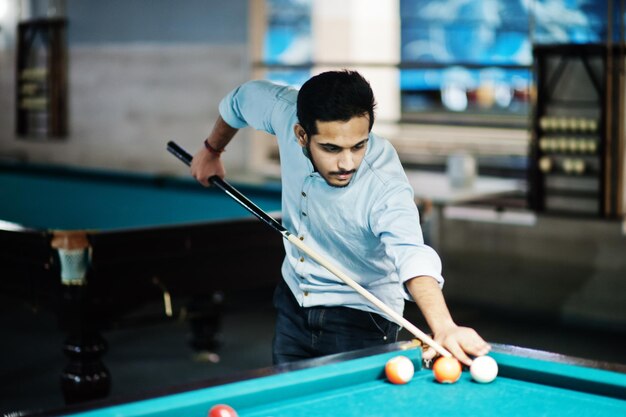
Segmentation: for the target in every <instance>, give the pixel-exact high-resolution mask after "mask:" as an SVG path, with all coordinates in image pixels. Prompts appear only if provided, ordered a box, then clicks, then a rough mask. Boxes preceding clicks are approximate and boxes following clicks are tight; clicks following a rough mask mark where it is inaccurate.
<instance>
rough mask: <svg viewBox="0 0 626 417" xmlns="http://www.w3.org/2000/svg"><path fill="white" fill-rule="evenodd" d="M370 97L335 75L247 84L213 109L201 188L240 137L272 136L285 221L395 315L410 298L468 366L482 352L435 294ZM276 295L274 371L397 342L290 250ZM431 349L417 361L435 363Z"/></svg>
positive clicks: (411, 205) (408, 198)
mask: <svg viewBox="0 0 626 417" xmlns="http://www.w3.org/2000/svg"><path fill="white" fill-rule="evenodd" d="M374 107H375V101H374V95H373V92H372V89H371V87H370V85H369V83H368V82H367V81H366V80H365V79H364V78H363V77H362V76H361V75H360V74H359V73H357V72H354V71H331V72H326V73H322V74H319V75H317V76H315V77H312V78H311V79H310V80H308V81H307V82H306V83H305V84H304V85H303V86H302V88H301V89H300V91H299V92H298V91H297V90H294V89H292V88H289V87H284V86H279V85H275V84H272V83H270V82H267V81H252V82H248V83H245V84H243V85H242V86H240V87H239V88H237V89H235V90H234V91H232V92H231V93H230V94H229V95H227V96H226V97H225V98H224V99H223V100H222V101H221V103H220V106H219V109H220V117H219V118H218V120H217V122H216V123H215V126H214V128H213V131H212V132H211V134H210V135H209V137H208V138H207V139H206V140H205V145H204V146H203V148H202V149H201V150H200V151H198V152H197V153H196V154H195V155H194V158H193V162H192V165H191V171H192V175H193V176H194V177H195V178H196V179H197V180H198V181H199V182H201V183H202V184H203V185H205V186H208V181H207V179H208V178H209V177H210V176H212V175H219V176H220V177H223V176H224V175H225V170H224V166H223V164H222V162H221V160H220V154H221V152H222V151H223V150H224V149H225V147H226V146H227V145H228V143H229V142H230V140H231V139H232V138H233V136H234V135H235V133H236V132H237V130H238V129H240V128H243V127H246V126H251V127H254V128H256V129H260V130H264V131H266V132H268V133H271V134H274V135H275V136H276V137H277V139H278V145H279V152H280V161H281V176H282V221H283V225H284V226H285V228H286V229H287V230H289V231H290V232H291V233H294V234H297V236H299V237H300V239H302V240H304V241H305V243H307V244H308V245H309V246H310V247H311V248H312V249H313V250H315V251H317V252H318V253H320V254H321V255H322V256H324V257H325V258H326V259H329V260H331V261H332V262H333V263H334V264H335V265H337V266H338V267H339V268H341V269H342V270H343V271H344V272H345V273H346V274H347V275H348V276H350V277H352V278H353V279H355V280H356V281H357V282H358V283H359V284H361V285H362V286H363V287H365V288H366V289H367V290H368V291H370V292H371V293H373V294H374V295H375V296H376V297H378V298H379V299H380V300H382V301H383V302H384V303H385V304H387V305H388V306H390V307H391V308H393V309H394V311H396V312H398V313H399V314H402V312H403V309H404V301H405V299H406V300H414V301H415V302H416V304H417V306H418V307H419V309H420V310H421V312H422V314H423V315H424V317H425V319H426V321H427V323H428V325H429V327H430V330H431V331H432V332H433V334H434V339H435V340H436V341H437V342H439V343H440V344H442V345H443V346H444V347H445V348H446V349H448V350H449V351H450V352H451V353H452V354H453V355H454V356H455V357H457V358H458V359H459V360H460V361H461V362H463V363H464V364H466V365H470V364H471V361H472V360H471V358H470V356H480V355H484V354H486V353H487V352H488V351H489V349H490V347H489V345H488V344H487V343H486V342H485V341H484V340H483V339H482V338H481V337H480V336H479V335H478V334H477V333H476V332H475V331H474V330H473V329H470V328H467V327H460V326H457V325H456V324H455V323H454V321H453V320H452V317H451V315H450V313H449V311H448V308H447V306H446V303H445V300H444V297H443V294H442V292H441V287H442V286H443V277H442V276H441V261H440V259H439V256H438V255H437V253H436V252H435V251H434V250H433V249H431V248H430V247H428V246H426V245H424V241H423V237H422V232H421V229H420V225H419V214H418V212H417V208H416V206H415V202H414V200H413V190H412V188H411V186H410V185H409V183H408V181H407V178H406V175H405V174H404V170H403V168H402V166H401V164H400V160H399V158H398V156H397V154H396V152H395V150H394V149H393V147H392V146H391V145H390V144H389V142H387V141H386V140H385V139H383V138H380V137H378V136H377V135H375V134H373V133H371V130H372V126H373V124H374ZM285 250H286V257H285V261H284V262H283V266H282V276H283V280H282V282H281V284H279V286H278V287H277V289H276V292H275V295H274V305H275V306H276V308H277V313H278V315H277V322H276V333H275V336H274V341H273V359H274V362H275V363H282V362H289V361H294V360H298V359H304V358H310V357H315V356H321V355H327V354H332V353H338V352H342V351H348V350H354V349H359V348H364V347H368V346H373V345H378V344H383V343H391V342H395V341H396V338H397V335H398V331H399V327H398V325H397V324H395V323H393V322H391V321H390V320H389V317H385V314H384V313H382V312H380V311H378V309H377V308H376V307H374V306H372V305H371V304H370V303H369V302H368V301H366V300H365V299H364V298H363V297H362V296H361V295H359V294H358V293H356V292H355V291H354V290H352V289H351V288H350V287H348V286H347V285H345V284H344V283H343V282H342V281H341V280H340V279H339V278H337V277H335V276H334V275H333V274H331V273H330V272H328V271H327V270H326V269H324V268H323V267H322V266H320V265H319V264H317V263H316V262H315V261H314V260H312V259H309V258H308V257H307V255H306V254H304V253H301V252H300V251H299V250H298V249H297V248H296V247H294V246H293V245H291V244H290V243H288V242H286V241H285ZM434 355H435V352H434V350H433V349H430V350H428V351H427V352H426V353H425V355H424V357H425V358H432V357H433V356H434Z"/></svg>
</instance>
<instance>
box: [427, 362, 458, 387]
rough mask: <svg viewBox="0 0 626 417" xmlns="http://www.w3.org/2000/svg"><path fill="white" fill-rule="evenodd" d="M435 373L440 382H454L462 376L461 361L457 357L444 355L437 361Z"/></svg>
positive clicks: (434, 366) (434, 367) (434, 368)
mask: <svg viewBox="0 0 626 417" xmlns="http://www.w3.org/2000/svg"><path fill="white" fill-rule="evenodd" d="M433 373H434V374H435V379H436V380H437V381H438V382H441V383H447V384H452V383H454V382H456V381H457V380H458V379H459V378H460V377H461V363H460V362H459V361H458V360H456V359H455V358H452V357H449V358H447V357H444V356H442V357H441V358H439V359H437V360H436V361H435V364H434V365H433Z"/></svg>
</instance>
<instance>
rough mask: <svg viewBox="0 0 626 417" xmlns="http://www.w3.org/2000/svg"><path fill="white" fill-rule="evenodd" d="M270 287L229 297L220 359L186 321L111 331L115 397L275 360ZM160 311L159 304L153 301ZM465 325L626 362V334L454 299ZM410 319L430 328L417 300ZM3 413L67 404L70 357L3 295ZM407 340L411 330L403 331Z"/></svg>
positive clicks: (44, 324) (510, 340)
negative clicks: (62, 381)
mask: <svg viewBox="0 0 626 417" xmlns="http://www.w3.org/2000/svg"><path fill="white" fill-rule="evenodd" d="M269 299H270V293H269V291H268V292H267V293H266V294H255V297H254V300H255V301H252V297H250V296H249V295H247V296H246V295H237V296H234V299H231V300H230V302H227V303H226V311H225V315H224V319H223V345H222V348H221V350H220V351H219V355H220V361H219V362H218V363H214V362H211V361H208V360H206V358H199V357H198V356H197V355H196V354H195V352H194V351H193V350H192V349H191V348H190V347H189V344H188V337H189V329H188V326H187V324H186V323H184V322H180V321H175V320H170V321H163V322H158V323H153V324H149V325H142V326H131V327H123V328H118V329H115V330H111V331H108V332H106V333H105V334H104V335H105V337H106V339H107V340H108V342H109V352H108V353H107V354H106V356H105V361H106V365H107V367H108V368H109V370H110V371H111V374H112V376H113V386H112V393H111V395H112V396H119V395H127V394H133V393H137V392H142V391H150V390H156V389H160V388H164V387H168V386H173V385H181V384H186V383H190V382H194V381H200V380H203V379H209V378H212V377H219V376H224V375H232V374H233V373H237V372H240V371H244V370H249V369H255V368H260V367H265V366H268V365H270V362H271V356H270V344H271V338H272V332H273V317H274V313H273V311H272V308H271V306H270V303H269ZM154 308H155V309H157V308H158V306H154ZM451 310H452V311H453V313H454V316H455V319H456V321H457V322H458V323H459V324H464V325H469V326H472V327H474V328H476V329H477V330H479V331H480V333H481V334H482V335H483V336H484V337H485V338H486V339H488V340H489V341H491V342H497V343H505V344H514V345H518V346H524V347H529V348H535V349H541V350H548V351H554V352H559V353H564V354H568V355H572V356H578V357H583V358H588V359H597V360H603V361H611V362H618V363H622V364H626V350H625V349H624V348H623V347H622V346H623V345H621V344H620V343H619V342H620V341H621V340H622V339H623V336H624V335H623V334H616V333H611V332H607V331H592V330H590V329H578V328H574V327H564V326H562V325H560V326H556V325H554V324H551V323H548V322H540V321H528V320H523V319H522V318H520V317H517V316H515V315H512V314H503V313H502V312H497V313H496V312H484V311H481V310H479V309H477V308H470V307H467V306H457V305H452V306H451ZM407 317H408V318H409V320H411V321H413V322H414V323H415V324H416V325H417V326H418V327H422V328H423V327H424V324H423V323H422V322H421V320H420V319H419V318H418V317H416V309H415V307H414V306H410V307H408V308H407ZM0 332H1V334H2V340H3V342H2V343H1V344H0V346H1V355H0V369H1V376H2V378H0V411H1V412H8V411H16V410H24V409H30V410H32V409H48V408H56V407H60V406H62V405H63V399H62V397H61V394H60V389H59V374H60V372H61V370H62V368H63V366H64V363H65V359H64V357H63V354H62V352H61V343H62V341H63V335H62V334H61V333H60V332H59V331H58V330H57V327H56V320H55V318H54V316H52V315H51V314H48V313H45V312H40V313H38V314H33V313H32V312H31V311H30V310H28V309H27V308H26V307H25V306H24V305H23V304H22V303H20V302H16V301H14V300H8V299H3V298H0ZM403 337H404V338H405V339H409V338H410V336H408V335H406V334H403Z"/></svg>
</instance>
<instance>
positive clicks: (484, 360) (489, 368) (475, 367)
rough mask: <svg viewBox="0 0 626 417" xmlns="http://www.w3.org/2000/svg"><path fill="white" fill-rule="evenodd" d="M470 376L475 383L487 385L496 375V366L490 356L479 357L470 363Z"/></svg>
mask: <svg viewBox="0 0 626 417" xmlns="http://www.w3.org/2000/svg"><path fill="white" fill-rule="evenodd" d="M470 375H472V378H473V379H474V381H476V382H480V383H481V384H487V383H489V382H491V381H493V380H494V379H496V376H497V375H498V364H497V363H496V361H495V360H494V359H493V358H492V357H491V356H479V357H478V358H476V359H474V360H473V361H472V365H471V366H470Z"/></svg>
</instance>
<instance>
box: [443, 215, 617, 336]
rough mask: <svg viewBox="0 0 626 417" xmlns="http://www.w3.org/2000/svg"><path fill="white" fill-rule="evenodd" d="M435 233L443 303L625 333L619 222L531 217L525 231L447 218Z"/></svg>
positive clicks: (498, 224) (518, 226) (501, 225)
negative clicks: (438, 233) (532, 221)
mask: <svg viewBox="0 0 626 417" xmlns="http://www.w3.org/2000/svg"><path fill="white" fill-rule="evenodd" d="M441 227H442V229H441V236H442V238H441V240H442V248H441V250H440V253H441V256H442V261H443V265H444V276H445V278H446V285H445V286H444V293H445V294H446V297H447V298H448V299H450V300H455V301H461V302H465V303H472V304H477V305H481V306H483V307H489V308H491V309H494V310H500V311H503V312H509V313H511V314H517V315H524V316H528V317H533V318H539V317H540V318H541V319H542V320H554V321H559V322H565V323H569V324H576V325H584V326H589V327H597V328H606V329H612V330H618V331H622V332H624V331H626V279H624V278H625V277H626V275H625V272H626V256H624V254H626V235H625V234H624V231H623V230H622V227H621V224H620V222H617V221H607V220H595V219H580V218H564V217H555V216H537V220H536V223H535V224H533V225H528V226H526V225H512V224H511V225H509V224H501V223H495V222H494V223H489V222H479V221H472V220H471V219H469V218H468V219H457V218H453V219H451V218H448V219H446V220H445V221H443V222H442V223H441Z"/></svg>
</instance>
